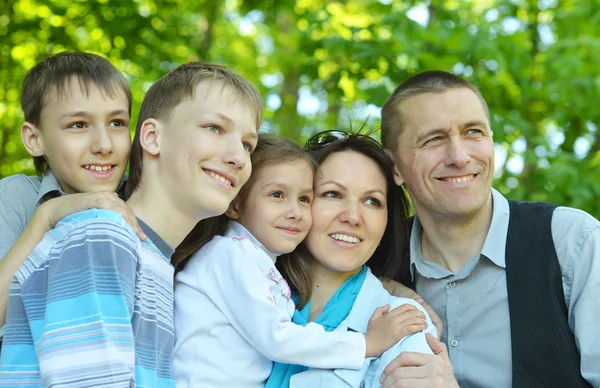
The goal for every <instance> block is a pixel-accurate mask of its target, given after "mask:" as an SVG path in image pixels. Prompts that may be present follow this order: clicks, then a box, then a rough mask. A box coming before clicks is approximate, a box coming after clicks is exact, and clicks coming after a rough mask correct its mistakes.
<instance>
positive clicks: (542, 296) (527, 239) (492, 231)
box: [381, 71, 600, 387]
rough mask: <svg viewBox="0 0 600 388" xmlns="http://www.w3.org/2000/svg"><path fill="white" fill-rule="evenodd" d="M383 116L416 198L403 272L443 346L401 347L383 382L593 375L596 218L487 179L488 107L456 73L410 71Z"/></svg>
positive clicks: (586, 382)
mask: <svg viewBox="0 0 600 388" xmlns="http://www.w3.org/2000/svg"><path fill="white" fill-rule="evenodd" d="M381 127H382V142H383V145H384V147H385V148H386V149H388V150H390V151H391V152H393V154H394V155H395V160H396V182H397V183H398V184H404V185H405V187H406V189H407V190H408V192H409V194H410V196H411V199H412V201H413V204H414V206H415V210H416V217H415V220H414V224H413V228H412V234H411V242H410V272H409V274H410V279H404V280H405V281H406V282H408V283H411V282H414V284H415V285H416V291H417V292H418V293H419V294H420V295H421V296H422V297H423V298H424V299H425V301H426V302H427V303H429V304H430V305H432V307H433V308H434V310H435V311H436V312H437V313H438V314H439V315H440V318H441V319H442V321H443V323H444V327H445V334H444V342H445V345H446V346H447V350H446V348H445V347H444V346H443V345H442V344H440V343H439V342H437V341H436V340H435V339H433V338H430V345H432V348H435V349H434V350H436V353H438V355H437V356H428V355H417V354H414V353H413V354H404V355H401V356H400V357H398V358H397V359H396V360H395V361H394V362H392V363H391V364H390V365H389V366H388V368H386V370H385V372H384V377H383V378H385V381H384V383H383V386H384V387H390V386H394V384H398V385H401V384H402V386H409V387H413V386H415V387H416V386H426V387H433V386H456V383H458V384H459V385H461V386H469V387H483V386H486V387H490V386H493V387H511V386H513V387H541V386H544V387H553V386H556V387H566V386H568V387H586V386H587V387H589V386H590V384H591V385H592V386H594V387H598V386H600V335H598V328H597V322H598V320H599V319H600V299H599V298H598V297H597V295H598V294H599V293H600V223H599V222H598V221H597V220H596V219H594V218H593V217H591V216H590V215H588V214H587V213H585V212H583V211H580V210H577V209H572V208H566V207H554V206H553V205H549V204H532V203H517V202H512V201H507V200H506V199H505V198H504V197H503V196H502V195H501V194H500V193H499V192H498V191H496V190H494V189H492V188H491V185H492V180H493V175H494V143H493V138H492V135H493V132H492V130H491V128H490V119H489V111H488V108H487V104H486V102H485V100H484V99H483V97H482V96H481V94H480V93H479V91H478V90H477V89H476V88H475V87H474V86H473V85H471V84H470V83H468V82H467V81H465V80H463V79H461V78H460V77H457V76H454V75H452V74H449V73H445V72H441V71H432V72H425V73H421V74H418V75H415V76H413V77H411V78H409V79H408V80H406V81H405V82H404V83H402V84H401V85H400V86H399V87H398V88H397V89H396V90H395V91H394V93H393V94H392V95H391V96H390V98H389V99H388V100H387V101H386V103H385V105H384V107H383V111H382V124H381ZM436 342H437V343H436ZM448 357H449V360H450V361H451V362H452V366H450V364H449V363H448ZM452 368H453V372H454V376H455V378H456V380H454V377H453V376H452ZM383 378H382V380H383Z"/></svg>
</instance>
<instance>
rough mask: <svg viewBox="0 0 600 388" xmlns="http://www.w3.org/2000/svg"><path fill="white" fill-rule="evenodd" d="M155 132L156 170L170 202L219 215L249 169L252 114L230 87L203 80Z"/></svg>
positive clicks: (253, 138) (199, 215)
mask: <svg viewBox="0 0 600 388" xmlns="http://www.w3.org/2000/svg"><path fill="white" fill-rule="evenodd" d="M161 125H163V126H164V127H165V128H166V130H165V131H163V132H162V135H159V138H160V143H161V144H160V160H161V162H160V163H159V164H158V173H159V174H160V180H161V182H162V185H163V186H164V187H166V188H167V195H168V196H169V197H170V198H165V200H168V201H171V202H172V205H173V206H174V207H175V208H176V209H179V211H181V212H183V213H187V214H190V215H191V216H192V217H194V218H196V219H198V220H199V219H204V218H207V217H213V216H216V215H220V214H223V213H224V212H225V210H227V207H228V206H229V204H230V203H231V201H232V200H233V199H234V198H235V196H236V195H237V193H238V192H239V190H240V188H241V187H242V186H243V185H244V183H246V181H247V180H248V177H249V176H250V172H251V170H252V167H251V164H250V153H251V151H252V150H253V149H254V148H255V147H256V142H257V131H258V128H257V126H256V114H255V112H254V111H253V110H252V108H251V107H250V106H249V104H247V103H246V102H245V101H244V100H243V99H242V98H241V97H239V96H238V95H237V93H236V92H235V90H234V89H232V88H230V87H229V86H224V85H223V84H222V83H220V82H208V81H205V82H201V83H199V84H198V85H197V86H196V89H195V95H194V98H193V99H186V100H184V101H183V102H181V103H180V104H179V105H177V106H176V107H175V109H173V111H172V112H171V115H170V117H169V120H167V121H164V122H162V124H161Z"/></svg>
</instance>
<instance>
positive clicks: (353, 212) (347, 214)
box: [340, 201, 362, 226]
mask: <svg viewBox="0 0 600 388" xmlns="http://www.w3.org/2000/svg"><path fill="white" fill-rule="evenodd" d="M361 219H362V215H361V211H360V204H359V203H358V202H357V201H351V202H349V203H348V204H347V206H346V208H345V209H344V210H343V211H342V212H341V213H340V221H341V222H344V223H347V224H350V225H351V226H358V225H360V222H361Z"/></svg>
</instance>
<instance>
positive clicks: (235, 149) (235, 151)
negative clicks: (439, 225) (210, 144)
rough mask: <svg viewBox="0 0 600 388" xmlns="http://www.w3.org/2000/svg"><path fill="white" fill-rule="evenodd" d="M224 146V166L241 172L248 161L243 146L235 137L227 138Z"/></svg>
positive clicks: (247, 155)
mask: <svg viewBox="0 0 600 388" xmlns="http://www.w3.org/2000/svg"><path fill="white" fill-rule="evenodd" d="M226 141H227V144H226V146H225V152H224V154H223V159H224V162H225V164H227V165H229V166H230V167H232V168H234V169H236V170H242V169H243V168H244V167H245V166H246V163H248V161H249V154H248V151H247V150H246V149H245V148H244V144H243V143H242V141H241V140H240V139H239V138H237V139H236V138H235V136H233V137H230V138H228V139H227V140H226Z"/></svg>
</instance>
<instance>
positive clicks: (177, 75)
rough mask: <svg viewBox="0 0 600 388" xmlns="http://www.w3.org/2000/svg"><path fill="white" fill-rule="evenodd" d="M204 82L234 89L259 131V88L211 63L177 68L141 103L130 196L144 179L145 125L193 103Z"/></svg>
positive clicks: (135, 138)
mask: <svg viewBox="0 0 600 388" xmlns="http://www.w3.org/2000/svg"><path fill="white" fill-rule="evenodd" d="M204 81H209V82H218V83H220V84H221V85H223V86H227V87H230V88H232V89H233V90H234V91H235V92H236V93H237V96H238V98H242V100H243V101H244V102H246V103H247V104H248V105H249V106H250V107H251V108H252V109H253V110H254V112H255V114H256V128H257V129H258V128H259V127H260V124H261V123H262V112H263V103H262V98H261V96H260V93H259V92H258V90H257V89H256V87H255V86H254V85H253V84H252V83H251V82H250V81H248V80H247V79H246V78H244V77H242V76H241V75H239V74H237V73H235V72H233V71H231V70H229V69H228V68H227V67H225V66H221V65H217V64H214V63H208V62H200V61H198V62H189V63H186V64H183V65H181V66H179V67H177V68H175V69H174V70H172V71H170V72H169V73H167V74H166V75H165V76H163V77H162V78H161V79H159V80H158V81H156V82H155V83H154V84H153V85H152V86H151V87H150V89H149V90H148V92H147V93H146V96H145V97H144V101H143V102H142V107H141V108H140V114H139V117H138V123H137V126H136V129H135V136H134V138H133V144H132V146H131V156H130V164H129V179H128V181H127V188H126V194H127V196H130V195H131V194H132V193H133V191H134V190H135V189H136V188H137V186H138V185H139V184H140V180H141V179H142V158H143V152H142V146H141V144H140V129H141V127H142V124H143V123H144V121H145V120H147V119H149V118H153V119H156V120H164V121H168V120H169V118H170V115H171V112H172V111H173V109H175V107H176V106H177V105H179V104H180V103H181V102H182V101H184V100H185V99H187V98H192V99H193V98H194V93H195V90H196V86H198V84H199V83H201V82H204Z"/></svg>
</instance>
